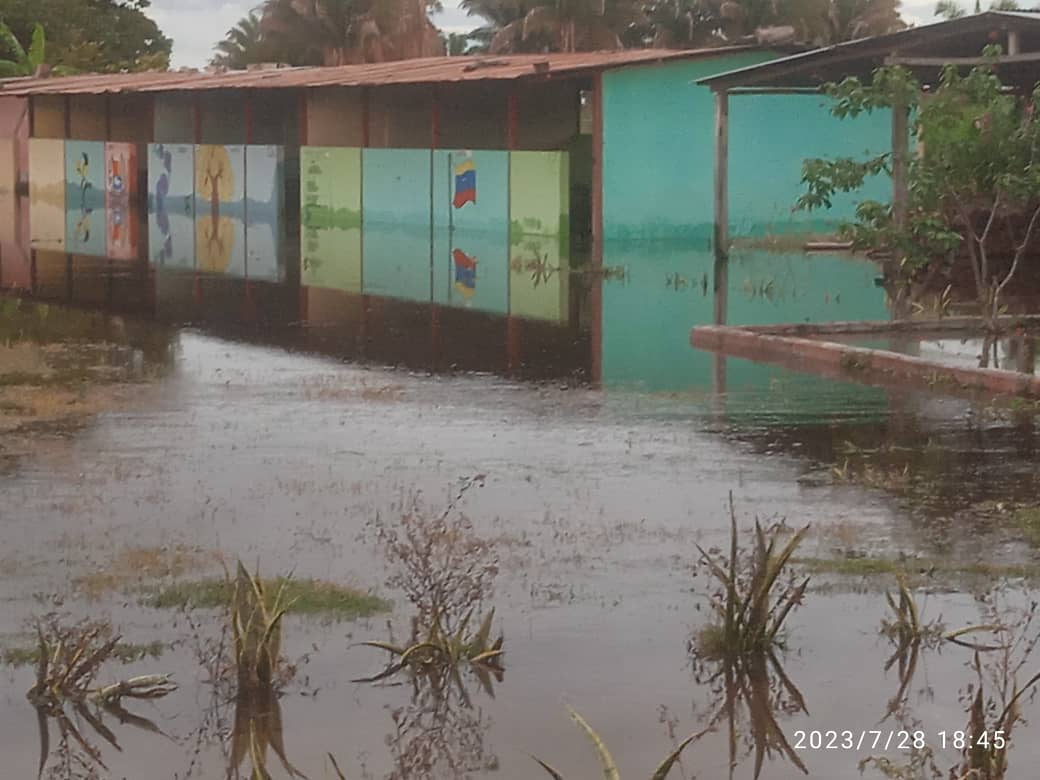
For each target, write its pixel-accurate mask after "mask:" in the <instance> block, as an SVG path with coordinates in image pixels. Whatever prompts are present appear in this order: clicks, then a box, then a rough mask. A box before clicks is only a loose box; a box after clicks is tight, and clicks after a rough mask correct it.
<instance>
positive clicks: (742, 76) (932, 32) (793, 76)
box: [697, 11, 1040, 89]
mask: <svg viewBox="0 0 1040 780" xmlns="http://www.w3.org/2000/svg"><path fill="white" fill-rule="evenodd" d="M994 27H1003V28H1006V29H1015V30H1019V31H1020V32H1023V33H1031V34H1032V35H1034V36H1038V40H1040V14H1037V13H1030V12H1022V11H985V12H983V13H979V14H973V15H971V16H962V17H959V18H957V19H951V20H948V21H942V22H935V23H932V24H926V25H921V26H920V27H909V28H907V29H905V30H900V31H898V32H894V33H889V34H887V35H876V36H874V37H872V38H859V39H857V40H854V41H845V42H844V43H838V44H834V45H832V46H825V47H823V48H820V49H814V50H812V51H807V52H801V53H798V54H793V55H790V56H788V57H781V58H779V59H775V60H771V61H769V62H764V63H761V64H758V65H750V66H747V67H744V68H737V69H735V70H731V71H727V72H725V73H717V74H715V75H713V76H709V77H707V78H703V79H700V80H699V81H698V82H697V83H698V84H702V85H704V86H708V87H711V88H712V89H731V88H735V87H763V86H797V87H803V86H804V87H817V86H819V85H820V84H823V83H825V82H827V81H833V80H838V79H841V78H842V77H843V76H846V75H864V76H869V74H870V73H871V72H872V71H873V70H874V69H875V68H877V67H878V66H879V65H880V64H882V62H883V60H884V58H885V57H887V56H889V55H892V54H895V53H901V54H907V53H910V52H913V51H915V50H918V49H921V48H927V47H931V48H932V49H934V50H935V51H934V52H933V53H934V55H936V56H951V57H952V56H956V55H957V54H959V53H962V52H960V51H959V48H963V47H964V46H970V47H971V49H972V50H971V52H964V53H969V54H974V55H976V56H977V55H978V54H980V53H981V51H982V46H983V45H984V44H985V43H987V42H989V41H988V39H987V38H985V36H986V34H987V33H988V32H989V31H990V30H991V29H992V28H994ZM980 34H981V35H982V36H983V37H982V38H981V39H977V38H978V36H979V35H980ZM1023 48H1024V47H1023ZM1034 50H1035V49H1034ZM860 71H863V73H862V74H861V73H860Z"/></svg>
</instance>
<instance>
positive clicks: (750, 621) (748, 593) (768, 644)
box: [696, 493, 809, 659]
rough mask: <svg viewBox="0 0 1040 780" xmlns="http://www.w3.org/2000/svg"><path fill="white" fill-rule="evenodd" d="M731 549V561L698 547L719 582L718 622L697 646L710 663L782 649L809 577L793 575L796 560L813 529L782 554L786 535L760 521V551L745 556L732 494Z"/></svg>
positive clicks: (715, 597) (714, 602)
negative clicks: (790, 617)
mask: <svg viewBox="0 0 1040 780" xmlns="http://www.w3.org/2000/svg"><path fill="white" fill-rule="evenodd" d="M729 516H730V549H729V555H728V556H722V555H721V554H719V553H715V554H713V553H710V552H706V551H705V550H704V549H703V548H702V547H700V546H699V545H698V547H697V550H698V551H699V552H700V555H701V558H700V563H701V566H703V567H704V568H705V569H707V571H708V573H709V575H710V576H711V577H712V578H713V579H714V580H715V581H716V586H717V587H716V589H715V590H714V591H713V592H712V593H711V595H710V604H711V608H712V611H713V613H714V617H715V621H714V622H713V623H712V624H710V625H709V626H708V627H707V628H705V629H704V630H702V632H701V634H700V636H699V638H698V641H697V643H696V650H697V652H698V653H699V654H700V655H701V656H703V657H704V658H709V659H710V658H716V659H718V658H733V657H739V656H742V655H747V654H750V653H756V652H762V651H767V650H770V649H772V648H773V647H776V646H777V644H778V643H779V641H780V639H781V635H780V631H781V629H782V628H783V625H784V621H785V620H786V619H787V617H788V615H790V613H791V610H793V609H794V608H795V607H796V606H798V605H799V604H801V602H802V599H803V597H804V596H805V590H806V588H807V587H808V586H809V578H808V577H806V578H805V579H804V580H802V581H801V582H797V581H796V580H795V579H794V577H793V576H792V575H791V574H790V573H789V572H788V571H787V567H788V564H789V563H790V561H791V556H793V555H794V552H795V550H796V549H797V548H798V545H799V544H800V543H801V541H802V539H803V538H805V534H806V533H807V532H808V530H809V526H805V527H804V528H802V529H801V530H799V531H797V532H795V533H794V534H793V535H792V536H791V538H790V539H788V540H787V543H786V544H784V545H783V547H782V548H780V549H779V550H778V549H777V548H778V542H779V539H780V535H781V533H782V531H783V529H782V528H780V527H775V528H772V529H770V530H766V529H764V528H762V525H761V523H759V521H758V520H756V521H755V540H754V547H753V549H752V550H751V552H750V553H745V552H743V551H741V549H740V544H739V535H738V531H737V515H736V511H735V509H734V506H733V494H732V493H730V495H729Z"/></svg>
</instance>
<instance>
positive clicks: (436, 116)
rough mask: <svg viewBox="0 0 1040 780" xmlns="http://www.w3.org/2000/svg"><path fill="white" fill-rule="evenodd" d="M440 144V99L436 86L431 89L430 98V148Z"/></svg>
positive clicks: (437, 146)
mask: <svg viewBox="0 0 1040 780" xmlns="http://www.w3.org/2000/svg"><path fill="white" fill-rule="evenodd" d="M440 146H441V99H440V91H439V90H438V89H437V87H434V88H433V90H432V96H431V99H430V148H431V149H439V148H440Z"/></svg>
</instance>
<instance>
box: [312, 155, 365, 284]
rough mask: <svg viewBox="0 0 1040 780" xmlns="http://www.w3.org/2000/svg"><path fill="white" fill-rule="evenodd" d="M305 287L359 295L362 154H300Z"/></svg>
mask: <svg viewBox="0 0 1040 780" xmlns="http://www.w3.org/2000/svg"><path fill="white" fill-rule="evenodd" d="M300 222H301V230H300V242H301V247H300V257H301V258H302V273H301V284H303V285H306V286H310V287H324V288H327V289H333V290H343V291H345V292H352V293H360V292H361V150H360V149H347V148H334V147H319V146H312V147H304V148H303V149H301V150H300Z"/></svg>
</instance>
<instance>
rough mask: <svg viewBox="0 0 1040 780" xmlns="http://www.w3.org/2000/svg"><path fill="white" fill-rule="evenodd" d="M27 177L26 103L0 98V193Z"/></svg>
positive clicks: (16, 99) (23, 100)
mask: <svg viewBox="0 0 1040 780" xmlns="http://www.w3.org/2000/svg"><path fill="white" fill-rule="evenodd" d="M28 175H29V101H27V100H26V99H25V98H15V97H6V98H0V193H8V192H14V188H15V185H16V184H17V182H18V181H19V180H22V181H25V180H27V178H28Z"/></svg>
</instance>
